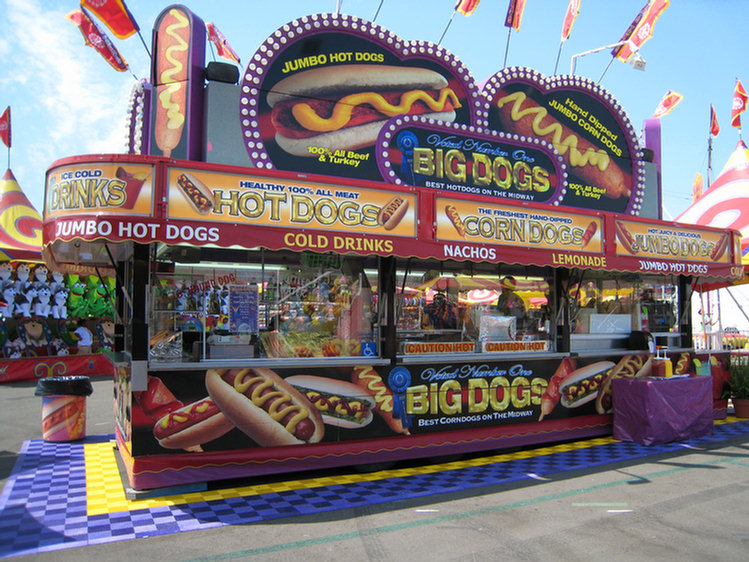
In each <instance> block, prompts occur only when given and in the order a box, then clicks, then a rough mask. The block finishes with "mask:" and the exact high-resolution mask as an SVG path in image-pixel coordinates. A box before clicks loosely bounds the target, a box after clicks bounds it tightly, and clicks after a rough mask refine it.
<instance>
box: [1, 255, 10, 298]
mask: <svg viewBox="0 0 749 562" xmlns="http://www.w3.org/2000/svg"><path fill="white" fill-rule="evenodd" d="M12 274H13V264H12V263H10V262H9V261H4V262H3V263H0V291H2V290H5V288H6V287H7V286H8V285H12V284H13V281H11V280H10V276H11V275H12Z"/></svg>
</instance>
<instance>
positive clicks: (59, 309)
mask: <svg viewBox="0 0 749 562" xmlns="http://www.w3.org/2000/svg"><path fill="white" fill-rule="evenodd" d="M67 317H68V290H67V289H65V288H61V289H58V290H57V292H55V294H54V295H53V296H52V318H67Z"/></svg>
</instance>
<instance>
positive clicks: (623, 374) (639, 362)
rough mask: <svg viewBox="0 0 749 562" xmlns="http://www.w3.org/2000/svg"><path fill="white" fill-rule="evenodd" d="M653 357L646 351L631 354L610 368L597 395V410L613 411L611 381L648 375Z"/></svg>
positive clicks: (601, 411)
mask: <svg viewBox="0 0 749 562" xmlns="http://www.w3.org/2000/svg"><path fill="white" fill-rule="evenodd" d="M652 364H653V360H652V357H650V356H648V355H647V354H645V353H640V354H630V355H625V356H624V357H622V358H621V359H620V360H619V362H618V363H617V364H616V365H615V366H614V368H613V369H611V370H609V372H608V373H607V374H606V377H605V378H604V379H603V382H601V385H600V388H599V390H598V395H597V396H596V411H597V412H598V413H599V414H608V413H610V412H611V411H612V406H613V403H612V400H611V382H612V381H613V380H614V379H617V378H634V377H643V376H647V375H649V374H650V372H651V366H652Z"/></svg>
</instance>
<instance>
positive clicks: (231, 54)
mask: <svg viewBox="0 0 749 562" xmlns="http://www.w3.org/2000/svg"><path fill="white" fill-rule="evenodd" d="M205 29H206V31H207V32H208V40H209V41H210V42H211V43H213V44H214V45H215V46H216V51H217V52H218V56H220V57H223V58H225V59H228V60H233V61H234V62H236V63H237V64H239V55H238V54H237V53H236V51H235V50H234V49H232V48H231V45H229V42H228V41H227V40H226V37H224V34H223V33H221V32H220V31H219V30H218V27H216V26H215V25H213V24H212V23H206V24H205Z"/></svg>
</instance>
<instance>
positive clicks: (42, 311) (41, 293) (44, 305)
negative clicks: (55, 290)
mask: <svg viewBox="0 0 749 562" xmlns="http://www.w3.org/2000/svg"><path fill="white" fill-rule="evenodd" d="M35 290H36V302H35V303H34V314H35V315H36V316H41V317H42V318H47V317H48V316H49V314H50V312H51V311H52V307H51V306H50V304H49V299H50V296H51V295H50V292H49V287H47V286H46V285H45V286H43V287H39V288H37V289H35Z"/></svg>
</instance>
